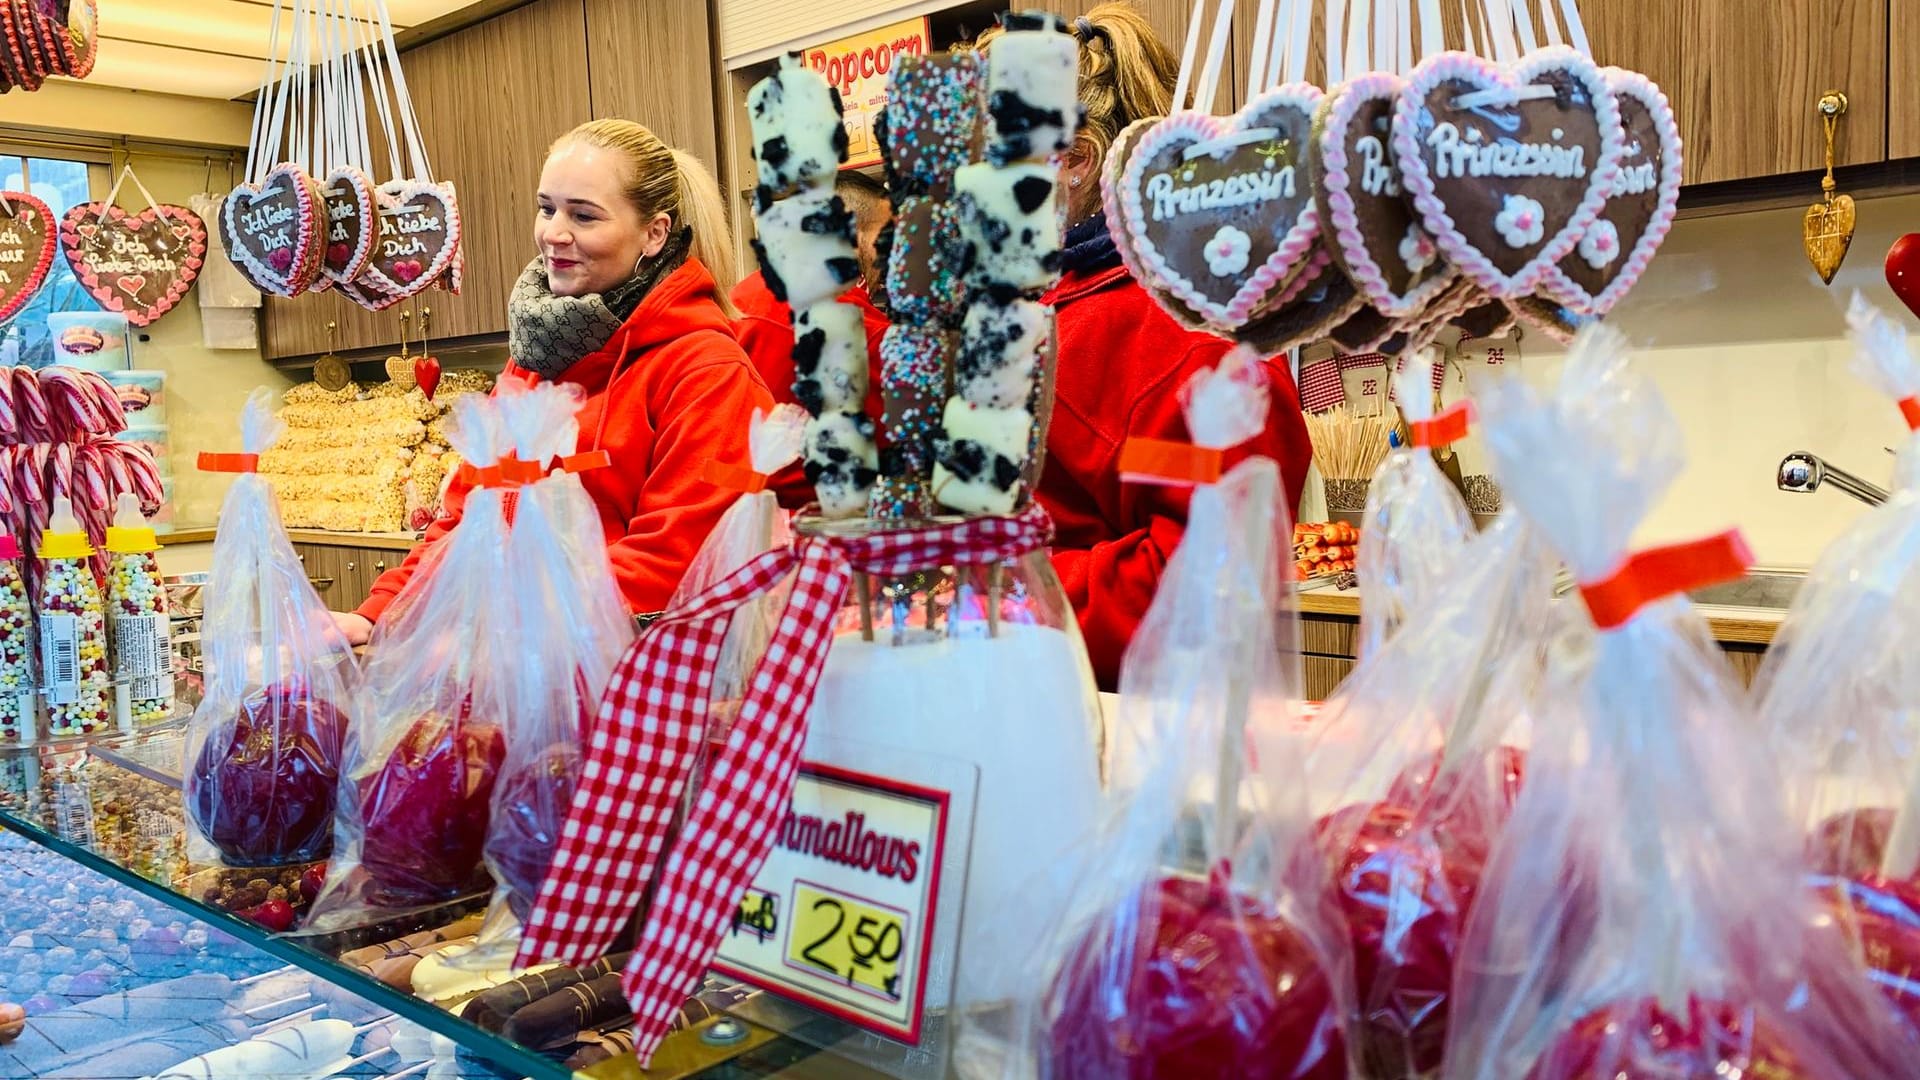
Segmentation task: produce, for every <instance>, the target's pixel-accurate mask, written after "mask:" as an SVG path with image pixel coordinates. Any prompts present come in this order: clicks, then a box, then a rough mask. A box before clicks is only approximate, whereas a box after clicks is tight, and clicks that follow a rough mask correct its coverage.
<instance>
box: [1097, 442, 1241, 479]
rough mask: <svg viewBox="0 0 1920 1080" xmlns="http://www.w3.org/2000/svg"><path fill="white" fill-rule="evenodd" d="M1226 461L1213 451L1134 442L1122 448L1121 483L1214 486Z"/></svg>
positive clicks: (1168, 443)
mask: <svg viewBox="0 0 1920 1080" xmlns="http://www.w3.org/2000/svg"><path fill="white" fill-rule="evenodd" d="M1223 460H1224V455H1223V454H1221V452H1220V451H1218V450H1214V449H1212V448H1210V447H1205V446H1195V445H1193V444H1192V443H1183V442H1173V441H1170V440H1167V439H1146V438H1133V439H1128V440H1127V441H1126V444H1125V445H1124V446H1122V447H1121V448H1120V479H1122V480H1124V481H1127V482H1129V483H1136V484H1173V485H1178V486H1188V485H1193V484H1212V483H1216V482H1218V481H1219V479H1220V473H1221V464H1222V462H1223Z"/></svg>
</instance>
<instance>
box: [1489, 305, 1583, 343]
mask: <svg viewBox="0 0 1920 1080" xmlns="http://www.w3.org/2000/svg"><path fill="white" fill-rule="evenodd" d="M1507 306H1508V307H1509V308H1512V309H1513V313H1514V314H1515V315H1516V316H1518V317H1519V319H1520V321H1522V322H1524V323H1526V324H1527V325H1528V326H1531V327H1533V328H1534V329H1536V330H1539V331H1540V332H1541V333H1543V334H1546V335H1547V336H1548V337H1550V338H1552V339H1553V340H1555V341H1557V342H1559V343H1560V344H1562V345H1570V344H1572V343H1573V337H1574V335H1575V334H1578V333H1579V332H1580V328H1581V327H1582V326H1584V325H1586V324H1587V322H1589V321H1590V320H1589V319H1588V318H1587V317H1586V316H1583V315H1581V314H1579V313H1577V312H1574V311H1571V310H1568V308H1567V307H1566V305H1564V304H1559V303H1556V302H1554V301H1552V300H1548V299H1545V298H1544V297H1539V296H1522V297H1517V298H1515V299H1512V300H1508V301H1507Z"/></svg>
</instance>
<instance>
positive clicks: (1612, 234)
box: [1580, 218, 1620, 270]
mask: <svg viewBox="0 0 1920 1080" xmlns="http://www.w3.org/2000/svg"><path fill="white" fill-rule="evenodd" d="M1619 256H1620V230H1618V229H1616V228H1614V226H1613V222H1611V221H1608V220H1607V219H1606V218H1601V219H1600V220H1599V221H1596V222H1594V223H1593V225H1592V226H1591V227H1589V228H1588V229H1587V234H1586V235H1585V236H1582V237H1581V238H1580V257H1581V258H1583V259H1585V260H1587V265H1588V266H1591V267H1593V268H1594V269H1595V270H1599V269H1601V268H1602V267H1604V266H1606V265H1607V264H1608V263H1610V262H1612V261H1613V260H1614V259H1616V258H1618V257H1619Z"/></svg>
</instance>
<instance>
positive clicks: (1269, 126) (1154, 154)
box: [1116, 83, 1320, 331]
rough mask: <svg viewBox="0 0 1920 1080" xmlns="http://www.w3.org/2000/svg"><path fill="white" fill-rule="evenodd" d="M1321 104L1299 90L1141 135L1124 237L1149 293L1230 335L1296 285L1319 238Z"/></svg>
mask: <svg viewBox="0 0 1920 1080" xmlns="http://www.w3.org/2000/svg"><path fill="white" fill-rule="evenodd" d="M1319 100H1320V91H1319V90H1318V89H1316V88H1314V87H1311V86H1308V85H1306V84H1304V83H1295V84H1290V85H1288V86H1282V87H1279V88H1277V89H1274V90H1269V91H1268V92H1266V93H1265V94H1262V95H1260V96H1259V97H1257V98H1255V99H1254V100H1253V101H1251V102H1249V103H1248V104H1247V106H1246V108H1244V109H1241V110H1240V111H1239V112H1237V113H1235V114H1234V115H1232V116H1230V117H1224V118H1223V117H1216V116H1209V115H1207V114H1205V113H1197V112H1184V113H1178V114H1176V115H1174V116H1170V117H1167V118H1166V119H1164V120H1161V121H1159V122H1158V123H1156V124H1155V125H1154V126H1153V127H1152V128H1150V129H1149V130H1147V131H1146V132H1145V133H1144V134H1142V135H1141V136H1140V138H1139V141H1138V142H1137V143H1136V144H1135V145H1134V148H1133V152H1132V153H1131V154H1130V155H1129V157H1128V160H1127V164H1126V167H1125V169H1124V170H1123V171H1122V173H1121V176H1120V181H1119V184H1118V198H1117V200H1116V202H1117V203H1118V205H1119V208H1120V210H1121V217H1120V220H1119V221H1118V222H1117V225H1118V229H1119V231H1118V233H1117V234H1116V239H1117V240H1118V242H1119V243H1121V244H1125V245H1130V246H1131V247H1132V249H1133V251H1132V261H1133V263H1134V264H1135V265H1136V266H1138V267H1139V269H1140V270H1141V272H1142V273H1143V277H1142V279H1141V280H1142V281H1143V282H1144V283H1146V284H1147V285H1148V288H1149V291H1150V292H1159V291H1163V290H1164V291H1165V292H1166V293H1167V294H1168V295H1170V296H1172V297H1173V298H1175V299H1177V300H1179V301H1180V302H1181V303H1182V304H1185V305H1186V306H1188V307H1190V308H1192V309H1193V311H1194V312H1196V313H1197V314H1199V315H1200V316H1202V317H1203V318H1205V319H1206V320H1207V321H1208V322H1209V323H1211V324H1212V325H1213V326H1215V327H1218V328H1220V329H1222V330H1227V331H1231V330H1232V329H1234V328H1236V327H1238V326H1240V325H1241V324H1243V323H1245V322H1246V321H1247V319H1248V318H1249V317H1251V316H1252V315H1253V314H1254V313H1256V312H1258V311H1260V310H1261V309H1262V308H1265V307H1269V306H1271V305H1272V303H1273V300H1274V297H1275V296H1276V295H1277V294H1279V293H1282V292H1284V291H1285V290H1286V288H1287V286H1289V285H1290V284H1292V283H1293V280H1294V278H1295V276H1296V275H1297V274H1298V273H1299V272H1300V271H1301V269H1302V268H1303V267H1304V266H1305V265H1306V261H1307V255H1308V253H1309V251H1310V249H1311V248H1312V246H1313V241H1314V239H1315V237H1316V236H1317V235H1318V234H1319V231H1320V224H1319V218H1320V214H1319V211H1318V209H1317V208H1316V207H1315V205H1314V200H1313V185H1312V184H1311V183H1310V182H1309V180H1308V177H1307V173H1306V169H1305V165H1306V151H1307V145H1308V142H1309V140H1310V138H1311V136H1312V127H1313V111H1314V108H1315V107H1316V106H1317V105H1318V103H1319Z"/></svg>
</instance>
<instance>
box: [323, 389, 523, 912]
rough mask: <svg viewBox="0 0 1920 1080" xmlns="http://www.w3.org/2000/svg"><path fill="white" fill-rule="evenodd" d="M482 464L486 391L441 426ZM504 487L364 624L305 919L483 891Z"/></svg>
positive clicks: (500, 744) (500, 431)
mask: <svg viewBox="0 0 1920 1080" xmlns="http://www.w3.org/2000/svg"><path fill="white" fill-rule="evenodd" d="M448 438H449V439H450V440H451V441H452V444H453V447H454V449H455V450H457V451H458V452H459V453H460V456H461V458H462V459H463V460H465V461H468V462H475V463H480V466H481V467H484V466H486V465H489V464H492V463H494V462H497V461H498V460H499V459H500V458H501V457H502V456H503V455H506V454H510V450H511V444H510V442H509V441H508V439H507V437H506V434H505V430H504V428H503V426H502V424H501V419H500V416H499V412H498V407H497V406H496V404H495V403H494V401H493V399H489V398H484V397H480V396H478V395H469V396H467V397H463V398H461V399H460V401H458V402H457V403H455V405H454V424H453V426H452V430H451V431H450V432H449V434H448ZM506 496H507V491H506V489H505V488H504V487H503V486H500V485H497V484H480V485H478V486H476V487H474V488H473V489H472V490H471V491H470V492H469V493H468V495H467V498H466V503H465V506H464V509H463V514H462V518H461V521H460V524H459V527H458V528H455V529H454V530H452V531H451V532H449V533H447V534H446V536H445V537H444V538H442V539H441V540H439V541H437V542H435V543H433V544H430V545H428V546H427V547H426V548H425V550H424V554H423V556H422V558H421V560H420V563H419V566H418V568H417V569H416V570H415V572H414V574H413V576H412V577H411V578H410V579H408V581H407V583H406V586H405V587H404V588H403V589H402V590H401V592H400V595H399V596H398V597H397V598H396V599H395V600H394V602H393V604H392V606H391V607H390V608H389V609H388V610H387V611H386V613H385V614H384V615H383V616H382V617H381V619H380V621H379V622H378V623H377V624H376V625H375V627H374V634H373V640H372V642H371V643H370V644H369V646H368V653H367V661H366V668H365V678H364V685H363V691H362V694H361V699H360V700H361V707H360V710H359V714H358V715H357V716H356V717H355V718H354V722H353V723H352V724H351V725H350V726H349V729H348V736H347V744H346V754H345V762H344V765H343V767H342V770H341V776H342V781H343V782H342V784H341V786H340V809H339V822H338V825H337V827H336V829H335V835H336V836H337V838H338V842H337V846H338V849H339V850H337V851H336V852H335V853H334V858H333V861H332V863H331V865H330V866H329V868H328V872H327V881H326V885H325V887H324V888H323V889H322V890H321V893H320V897H319V898H318V899H317V900H315V901H314V905H313V911H312V913H311V915H310V916H309V917H308V923H307V925H308V928H309V929H312V930H320V931H327V930H334V929H338V928H340V927H343V926H350V925H354V924H357V923H363V922H370V921H375V920H378V919H381V918H385V917H389V916H392V915H395V914H400V913H405V912H408V911H411V910H416V909H419V908H423V907H427V906H431V905H435V904H440V903H444V902H446V901H449V900H453V899H456V898H458V897H461V896H466V895H471V894H473V893H478V892H484V891H485V890H486V888H487V885H488V877H487V873H486V870H485V867H484V866H483V865H482V863H481V849H482V847H483V845H484V844H485V842H486V837H487V823H488V821H489V820H490V818H491V815H492V800H493V795H494V788H495V786H496V784H497V783H498V781H499V778H500V770H501V766H502V764H503V762H504V761H505V758H506V725H507V723H508V722H509V719H510V716H509V712H510V707H511V703H510V701H509V699H508V697H507V687H506V685H505V682H504V680H505V678H506V676H507V674H508V673H509V672H511V671H512V670H513V669H514V668H515V667H516V666H517V665H519V664H520V663H522V658H521V656H520V655H519V654H518V653H517V652H515V653H502V652H501V651H500V650H499V649H498V647H497V643H498V642H500V641H503V640H505V636H504V634H503V633H502V632H501V628H500V627H498V626H497V625H496V624H498V623H499V622H501V621H503V620H510V619H511V618H512V613H511V611H510V610H509V609H508V608H507V607H506V605H503V604H500V603H497V602H496V600H497V594H498V593H499V591H500V589H501V585H502V583H503V582H506V581H509V580H511V576H512V575H511V573H510V569H509V567H508V565H507V563H506V561H505V559H506V551H505V547H506V536H507V516H506V510H505V500H506Z"/></svg>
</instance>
